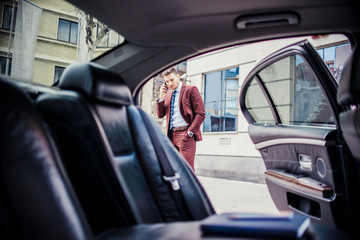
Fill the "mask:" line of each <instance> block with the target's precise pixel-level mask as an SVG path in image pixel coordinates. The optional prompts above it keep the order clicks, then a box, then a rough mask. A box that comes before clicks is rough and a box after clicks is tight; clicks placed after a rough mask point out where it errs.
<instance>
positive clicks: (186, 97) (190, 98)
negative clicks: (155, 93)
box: [157, 84, 205, 141]
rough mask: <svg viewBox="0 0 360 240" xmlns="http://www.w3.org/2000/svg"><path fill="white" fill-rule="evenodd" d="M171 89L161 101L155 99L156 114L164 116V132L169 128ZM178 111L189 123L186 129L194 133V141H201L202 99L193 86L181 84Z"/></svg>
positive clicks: (203, 115) (203, 117) (160, 116)
mask: <svg viewBox="0 0 360 240" xmlns="http://www.w3.org/2000/svg"><path fill="white" fill-rule="evenodd" d="M172 94H173V91H172V90H171V91H168V92H167V93H166V95H165V99H164V101H162V102H159V100H158V101H157V115H158V117H159V118H163V117H164V116H166V130H167V131H166V132H168V130H169V120H170V109H171V98H172ZM179 108H180V113H181V116H182V117H183V119H184V120H185V122H186V123H187V124H188V125H189V128H188V130H189V131H190V132H192V133H194V138H195V141H201V140H202V136H201V131H200V125H201V123H202V122H203V121H204V119H205V109H204V101H203V100H202V98H201V95H200V92H199V90H198V89H197V87H195V86H188V85H185V84H183V85H182V87H181V90H180V96H179Z"/></svg>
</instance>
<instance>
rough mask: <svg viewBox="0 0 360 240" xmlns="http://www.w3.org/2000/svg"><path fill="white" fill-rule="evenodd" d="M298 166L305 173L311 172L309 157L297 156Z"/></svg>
mask: <svg viewBox="0 0 360 240" xmlns="http://www.w3.org/2000/svg"><path fill="white" fill-rule="evenodd" d="M299 164H300V168H301V169H302V170H305V171H311V170H312V162H311V157H310V156H309V155H305V154H299Z"/></svg>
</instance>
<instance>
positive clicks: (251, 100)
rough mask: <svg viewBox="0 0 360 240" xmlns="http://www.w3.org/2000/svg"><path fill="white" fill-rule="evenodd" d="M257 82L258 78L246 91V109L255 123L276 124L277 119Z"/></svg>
mask: <svg viewBox="0 0 360 240" xmlns="http://www.w3.org/2000/svg"><path fill="white" fill-rule="evenodd" d="M256 80H257V78H254V79H253V80H252V81H251V83H250V85H249V87H248V89H247V91H246V95H245V106H246V109H247V110H248V111H249V113H250V114H251V116H252V117H253V119H254V121H255V122H257V123H270V124H275V119H274V117H273V114H272V112H271V109H270V106H269V104H268V102H267V101H266V99H265V95H264V93H263V92H262V90H261V88H260V86H259V84H258V83H257V81H256Z"/></svg>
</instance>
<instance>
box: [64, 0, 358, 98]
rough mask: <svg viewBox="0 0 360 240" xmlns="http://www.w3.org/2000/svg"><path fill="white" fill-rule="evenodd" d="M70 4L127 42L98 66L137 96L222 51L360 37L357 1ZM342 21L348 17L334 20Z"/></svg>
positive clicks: (82, 0)
mask: <svg viewBox="0 0 360 240" xmlns="http://www.w3.org/2000/svg"><path fill="white" fill-rule="evenodd" d="M70 2H72V3H73V4H75V5H76V6H79V7H80V8H81V9H83V10H85V11H86V12H88V13H90V14H92V15H93V16H95V17H96V18H98V19H99V20H101V21H103V22H105V23H106V24H108V26H109V27H111V28H112V29H114V30H115V31H117V32H119V33H120V34H121V35H123V36H124V37H125V39H126V40H127V41H128V43H127V44H123V45H122V46H120V47H118V48H116V49H114V50H113V51H110V52H108V53H106V54H103V55H101V56H99V57H98V58H97V59H95V60H94V61H95V62H97V63H100V64H102V65H104V66H105V67H107V68H110V69H111V70H113V71H116V72H118V73H119V74H121V75H122V77H123V78H124V79H125V81H126V82H127V84H128V85H129V87H130V89H131V91H132V92H136V91H137V89H139V87H140V86H141V85H142V84H143V83H144V82H145V81H146V79H149V78H150V77H152V76H153V75H155V74H157V73H158V72H160V71H161V70H163V69H164V68H166V67H169V66H171V65H173V64H176V63H178V62H180V61H182V60H186V59H187V58H189V57H193V56H196V55H198V54H202V53H205V52H208V51H212V50H215V49H219V48H222V47H228V46H234V45H238V44H242V43H249V42H255V41H262V40H266V39H275V38H282V37H291V36H301V35H311V34H316V35H317V34H321V33H336V32H338V33H339V32H344V33H347V32H349V33H351V32H360V25H359V24H357V23H358V22H360V14H358V10H359V8H360V7H359V5H360V4H359V3H357V2H356V1H352V0H326V1H313V0H305V1H297V0H277V1H267V0H252V1H239V0H227V1H226V3H224V2H223V1H217V0H204V1H202V0H201V1H200V0H199V1H192V0H184V1H176V2H175V1H166V0H153V1H133V0H122V1H111V0H103V1H101V2H100V1H95V0H90V1H85V0H70ZM139 6H141V7H139ZM154 6H156V7H154ZM129 9H132V11H129ZM159 12H160V13H161V14H159ZM289 12H292V13H295V14H297V15H298V16H299V24H296V25H278V26H270V27H262V28H249V29H248V28H246V29H241V30H238V29H236V26H235V23H236V19H238V17H240V16H257V15H259V14H263V13H269V14H274V13H289ZM337 15H341V16H347V17H346V18H344V17H343V18H336V17H333V16H337ZM190 26H191V27H190ZM129 49H131V51H133V52H131V51H130V50H129ZM128 51H130V52H131V54H127V53H126V52H128ZM134 51H135V52H134ZM140 63H141V64H140Z"/></svg>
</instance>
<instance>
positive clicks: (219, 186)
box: [198, 176, 278, 214]
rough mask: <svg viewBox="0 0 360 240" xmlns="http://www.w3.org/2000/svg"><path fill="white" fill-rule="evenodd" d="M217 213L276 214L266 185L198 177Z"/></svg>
mask: <svg viewBox="0 0 360 240" xmlns="http://www.w3.org/2000/svg"><path fill="white" fill-rule="evenodd" d="M198 178H199V180H200V182H201V183H202V185H203V186H204V188H205V190H206V192H207V194H208V196H209V198H210V200H211V202H212V204H213V206H214V208H215V210H216V212H217V213H223V212H254V213H270V214H271V213H278V210H277V208H276V206H275V204H274V203H273V201H272V199H271V197H270V193H269V191H268V189H267V186H266V184H260V183H250V182H242V181H235V180H226V179H219V178H209V177H200V176H198Z"/></svg>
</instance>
